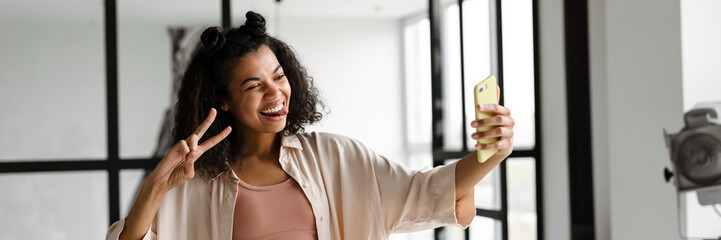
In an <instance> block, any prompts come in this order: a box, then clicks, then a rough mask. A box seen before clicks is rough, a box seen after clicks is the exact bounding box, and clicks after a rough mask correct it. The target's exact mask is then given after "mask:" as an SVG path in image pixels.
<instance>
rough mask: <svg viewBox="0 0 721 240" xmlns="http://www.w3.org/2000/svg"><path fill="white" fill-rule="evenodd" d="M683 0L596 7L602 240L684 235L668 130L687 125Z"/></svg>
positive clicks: (609, 1)
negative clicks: (671, 179)
mask: <svg viewBox="0 0 721 240" xmlns="http://www.w3.org/2000/svg"><path fill="white" fill-rule="evenodd" d="M679 8H680V2H679V1H678V0H667V1H655V0H632V1H628V0H605V1H599V2H592V3H591V4H590V5H589V11H590V18H589V21H590V24H589V25H590V33H591V37H592V38H591V49H590V50H591V81H592V83H593V84H592V89H591V94H592V101H593V103H592V107H593V109H592V115H593V117H592V120H593V134H594V135H593V150H594V181H595V182H594V185H595V186H594V188H595V192H594V194H595V195H596V199H595V200H596V213H597V214H596V215H597V216H596V229H597V239H618V240H624V239H678V238H679V235H678V224H677V223H678V220H677V215H676V214H677V210H676V192H675V188H674V186H673V185H671V184H667V183H666V182H665V181H664V179H663V177H662V176H663V175H662V174H661V173H662V170H663V168H664V167H665V166H668V165H669V160H668V159H669V158H668V152H667V150H666V148H665V145H664V142H663V137H662V134H661V131H662V129H663V128H667V129H679V128H680V127H681V122H682V121H681V116H682V114H683V106H682V92H681V77H682V75H681V51H680V49H681V37H680V36H681V30H680V27H681V26H680V9H679Z"/></svg>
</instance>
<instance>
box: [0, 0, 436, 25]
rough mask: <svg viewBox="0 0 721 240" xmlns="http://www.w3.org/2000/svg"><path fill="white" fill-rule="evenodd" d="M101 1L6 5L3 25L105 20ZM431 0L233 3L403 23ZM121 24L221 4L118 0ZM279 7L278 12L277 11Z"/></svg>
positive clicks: (194, 13) (37, 0) (208, 14)
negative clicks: (17, 22) (14, 22)
mask: <svg viewBox="0 0 721 240" xmlns="http://www.w3.org/2000/svg"><path fill="white" fill-rule="evenodd" d="M103 2H104V1H103V0H63V1H57V0H32V1H27V0H3V1H0V20H3V21H40V22H42V21H47V20H52V21H64V20H68V21H71V20H93V21H95V20H98V21H102V20H103V12H104V10H103ZM427 5H428V0H386V1H383V0H282V1H281V2H280V4H278V5H276V1H275V0H231V9H232V14H233V19H243V18H244V17H243V16H244V13H245V12H246V11H248V10H254V11H257V12H259V13H261V14H264V15H267V16H275V13H276V12H279V13H280V17H281V18H295V17H317V18H327V17H332V18H403V17H406V16H409V15H413V14H417V13H422V12H424V11H426V10H425V9H426V7H427ZM117 6H118V7H117V9H118V19H119V21H120V22H125V21H131V22H168V23H175V24H183V23H198V22H202V23H207V22H219V21H220V20H219V19H220V0H215V1H208V0H117ZM276 7H277V8H276Z"/></svg>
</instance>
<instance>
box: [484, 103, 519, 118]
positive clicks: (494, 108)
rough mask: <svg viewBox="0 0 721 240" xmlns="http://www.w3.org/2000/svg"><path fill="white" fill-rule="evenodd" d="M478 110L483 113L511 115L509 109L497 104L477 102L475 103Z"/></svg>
mask: <svg viewBox="0 0 721 240" xmlns="http://www.w3.org/2000/svg"><path fill="white" fill-rule="evenodd" d="M476 107H477V108H478V111H481V112H485V113H493V114H496V115H507V116H510V115H511V110H509V109H508V108H506V107H504V106H501V105H498V104H478V105H476Z"/></svg>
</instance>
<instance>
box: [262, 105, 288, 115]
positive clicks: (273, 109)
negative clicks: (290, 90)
mask: <svg viewBox="0 0 721 240" xmlns="http://www.w3.org/2000/svg"><path fill="white" fill-rule="evenodd" d="M281 109H283V104H278V106H275V107H274V108H270V109H266V110H263V111H260V112H261V113H265V114H270V113H274V112H277V111H280V110H281Z"/></svg>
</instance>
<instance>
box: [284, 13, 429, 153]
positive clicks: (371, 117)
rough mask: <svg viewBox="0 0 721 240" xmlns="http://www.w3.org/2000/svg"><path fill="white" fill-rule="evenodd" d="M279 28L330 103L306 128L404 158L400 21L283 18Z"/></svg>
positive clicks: (326, 101) (326, 100) (326, 102)
mask: <svg viewBox="0 0 721 240" xmlns="http://www.w3.org/2000/svg"><path fill="white" fill-rule="evenodd" d="M281 29H282V32H281V35H280V36H279V37H280V38H281V39H283V40H284V41H286V42H288V44H289V45H291V46H292V47H293V48H294V49H295V50H296V52H297V53H298V55H299V56H300V58H301V61H303V63H304V64H305V65H306V67H307V68H308V71H309V73H310V74H311V75H312V76H313V77H314V79H315V84H316V86H317V87H318V88H319V90H320V92H321V96H322V97H323V98H324V100H325V104H326V105H328V107H329V108H330V113H329V114H327V115H325V116H324V118H323V120H322V121H321V122H320V124H318V125H317V126H312V127H311V128H309V130H311V131H313V130H315V131H326V132H334V133H339V134H343V135H346V136H349V137H352V138H356V139H358V140H360V141H361V142H363V143H364V144H366V145H367V146H368V147H370V148H372V149H373V150H375V151H376V152H377V153H379V154H382V155H385V156H387V157H389V158H390V159H393V160H396V161H398V162H403V161H405V157H406V156H405V151H404V145H403V141H404V138H403V109H402V100H403V98H402V97H403V95H402V93H403V92H402V89H401V85H402V83H403V82H402V78H401V76H402V75H401V70H402V68H401V59H400V56H401V55H400V54H401V45H400V44H401V40H400V37H401V33H402V32H401V30H400V22H399V21H398V20H393V19H368V18H358V19H352V18H345V19H328V18H325V19H324V18H316V19H313V18H302V19H288V18H286V19H283V25H282V26H281ZM429 164H430V163H429Z"/></svg>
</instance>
